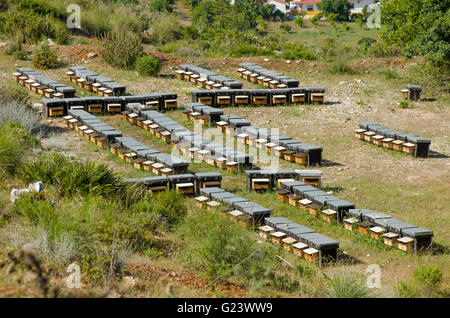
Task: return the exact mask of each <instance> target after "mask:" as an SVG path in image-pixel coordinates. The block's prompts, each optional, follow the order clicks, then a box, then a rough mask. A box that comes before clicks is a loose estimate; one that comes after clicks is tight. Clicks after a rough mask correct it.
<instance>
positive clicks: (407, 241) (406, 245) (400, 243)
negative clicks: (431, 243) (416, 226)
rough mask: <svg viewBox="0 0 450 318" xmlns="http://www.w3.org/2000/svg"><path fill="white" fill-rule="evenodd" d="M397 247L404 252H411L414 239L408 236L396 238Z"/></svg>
mask: <svg viewBox="0 0 450 318" xmlns="http://www.w3.org/2000/svg"><path fill="white" fill-rule="evenodd" d="M397 247H398V249H399V250H402V251H405V252H412V251H413V249H414V239H412V238H410V237H406V236H405V237H401V238H399V239H397Z"/></svg>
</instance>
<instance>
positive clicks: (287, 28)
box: [280, 24, 292, 33]
mask: <svg viewBox="0 0 450 318" xmlns="http://www.w3.org/2000/svg"><path fill="white" fill-rule="evenodd" d="M280 29H282V30H284V31H285V32H286V33H289V32H290V31H291V29H292V27H291V26H290V25H289V24H282V25H280Z"/></svg>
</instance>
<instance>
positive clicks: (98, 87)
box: [91, 83, 102, 93]
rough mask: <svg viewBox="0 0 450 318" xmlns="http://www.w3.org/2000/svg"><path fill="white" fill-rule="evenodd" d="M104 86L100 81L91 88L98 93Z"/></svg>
mask: <svg viewBox="0 0 450 318" xmlns="http://www.w3.org/2000/svg"><path fill="white" fill-rule="evenodd" d="M101 87H102V84H100V83H94V84H92V85H91V89H92V91H93V92H94V93H98V90H99V89H100V88H101Z"/></svg>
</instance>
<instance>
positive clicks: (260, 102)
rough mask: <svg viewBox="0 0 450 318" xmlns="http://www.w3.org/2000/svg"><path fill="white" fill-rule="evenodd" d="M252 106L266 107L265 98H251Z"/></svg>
mask: <svg viewBox="0 0 450 318" xmlns="http://www.w3.org/2000/svg"><path fill="white" fill-rule="evenodd" d="M252 100H253V104H255V105H267V96H253V99H252Z"/></svg>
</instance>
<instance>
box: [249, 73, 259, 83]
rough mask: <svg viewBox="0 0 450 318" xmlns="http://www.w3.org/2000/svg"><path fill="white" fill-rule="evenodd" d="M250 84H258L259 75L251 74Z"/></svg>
mask: <svg viewBox="0 0 450 318" xmlns="http://www.w3.org/2000/svg"><path fill="white" fill-rule="evenodd" d="M248 77H249V78H250V82H253V83H257V82H258V74H257V73H251V74H250V75H249V76H248Z"/></svg>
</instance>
